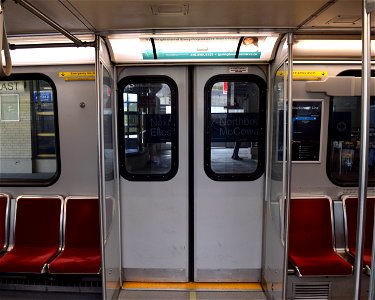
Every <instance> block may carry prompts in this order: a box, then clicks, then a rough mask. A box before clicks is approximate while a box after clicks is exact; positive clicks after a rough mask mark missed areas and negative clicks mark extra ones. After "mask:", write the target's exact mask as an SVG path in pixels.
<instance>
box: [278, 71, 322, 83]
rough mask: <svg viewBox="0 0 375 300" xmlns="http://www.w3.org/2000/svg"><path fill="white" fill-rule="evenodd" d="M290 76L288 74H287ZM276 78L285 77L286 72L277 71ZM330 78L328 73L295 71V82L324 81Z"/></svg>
mask: <svg viewBox="0 0 375 300" xmlns="http://www.w3.org/2000/svg"><path fill="white" fill-rule="evenodd" d="M286 75H288V72H286ZM276 76H284V71H277V73H276ZM326 76H328V72H327V71H303V70H302V71H293V80H297V81H302V80H306V81H307V80H310V81H312V80H315V81H319V80H322V78H323V77H326Z"/></svg>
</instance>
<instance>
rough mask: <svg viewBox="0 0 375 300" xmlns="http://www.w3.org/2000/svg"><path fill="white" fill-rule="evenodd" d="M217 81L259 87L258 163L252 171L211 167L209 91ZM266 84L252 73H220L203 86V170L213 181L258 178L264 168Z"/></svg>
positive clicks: (252, 179) (251, 179)
mask: <svg viewBox="0 0 375 300" xmlns="http://www.w3.org/2000/svg"><path fill="white" fill-rule="evenodd" d="M218 82H249V83H254V84H256V85H257V86H258V88H259V110H258V112H259V141H258V163H257V168H256V169H255V171H254V172H252V173H242V174H239V173H226V174H223V173H216V172H214V171H213V170H212V168H211V91H212V87H213V86H214V85H215V84H216V83H218ZM266 107H267V85H266V82H265V81H264V80H263V79H262V78H261V77H260V76H258V75H254V74H220V75H215V76H213V77H211V78H210V79H209V80H208V81H207V82H206V84H205V86H204V171H205V173H206V175H207V176H208V177H209V178H211V179H212V180H214V181H254V180H256V179H258V178H260V177H261V176H262V175H263V173H264V168H265V149H266Z"/></svg>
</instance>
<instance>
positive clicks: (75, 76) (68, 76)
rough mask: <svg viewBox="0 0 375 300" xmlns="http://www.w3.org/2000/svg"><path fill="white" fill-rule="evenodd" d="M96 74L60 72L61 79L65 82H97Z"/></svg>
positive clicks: (88, 72) (92, 72) (90, 72)
mask: <svg viewBox="0 0 375 300" xmlns="http://www.w3.org/2000/svg"><path fill="white" fill-rule="evenodd" d="M95 75H96V73H95V72H94V71H87V72H59V77H60V78H64V80H65V81H75V80H80V81H82V80H95Z"/></svg>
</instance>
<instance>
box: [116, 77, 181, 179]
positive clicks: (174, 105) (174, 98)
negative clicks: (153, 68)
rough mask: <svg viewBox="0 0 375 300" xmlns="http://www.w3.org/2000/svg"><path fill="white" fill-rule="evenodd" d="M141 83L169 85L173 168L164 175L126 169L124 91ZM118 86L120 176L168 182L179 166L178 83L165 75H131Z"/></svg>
mask: <svg viewBox="0 0 375 300" xmlns="http://www.w3.org/2000/svg"><path fill="white" fill-rule="evenodd" d="M140 83H147V84H148V83H163V84H167V85H168V87H169V88H170V91H171V119H172V124H174V127H172V134H171V136H172V141H171V146H172V147H171V168H170V170H169V171H168V172H167V173H164V174H145V173H143V174H134V173H130V172H129V171H128V170H127V169H126V163H125V159H126V157H125V139H124V136H125V126H124V97H123V91H124V89H125V87H126V86H127V85H129V84H140ZM117 86H118V97H117V98H118V118H117V122H118V141H119V142H118V147H119V166H120V175H121V177H123V178H124V179H126V180H129V181H168V180H171V179H172V178H173V177H175V176H176V174H177V172H178V166H179V145H178V144H179V118H178V100H179V98H178V87H177V83H176V82H175V81H174V80H173V79H172V78H171V77H169V76H165V75H145V76H140V75H131V76H126V77H123V78H122V79H120V81H119V82H118V84H117Z"/></svg>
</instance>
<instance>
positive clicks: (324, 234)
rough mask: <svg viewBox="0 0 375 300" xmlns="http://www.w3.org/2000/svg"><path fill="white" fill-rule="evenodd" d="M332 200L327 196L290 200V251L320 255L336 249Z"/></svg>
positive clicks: (301, 254) (299, 253)
mask: <svg viewBox="0 0 375 300" xmlns="http://www.w3.org/2000/svg"><path fill="white" fill-rule="evenodd" d="M332 220H333V214H332V201H331V199H330V198H329V197H327V196H321V197H309V198H307V197H300V198H292V199H291V201H290V226H289V253H291V254H294V255H298V256H320V255H323V254H325V253H329V252H332V250H334V235H333V225H332V224H333V221H332Z"/></svg>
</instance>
